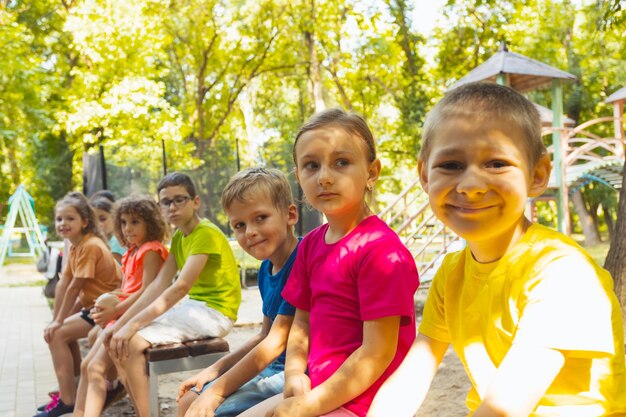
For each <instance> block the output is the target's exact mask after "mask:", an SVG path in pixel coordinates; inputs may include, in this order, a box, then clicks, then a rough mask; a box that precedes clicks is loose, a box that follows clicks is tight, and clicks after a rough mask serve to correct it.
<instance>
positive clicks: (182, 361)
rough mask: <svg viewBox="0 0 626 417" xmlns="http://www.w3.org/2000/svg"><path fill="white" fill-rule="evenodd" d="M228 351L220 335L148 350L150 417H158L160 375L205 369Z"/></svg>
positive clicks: (226, 343)
mask: <svg viewBox="0 0 626 417" xmlns="http://www.w3.org/2000/svg"><path fill="white" fill-rule="evenodd" d="M228 352H229V350H228V342H227V341H226V340H224V339H221V338H219V337H212V338H208V339H199V340H190V341H187V342H183V343H175V344H170V345H160V346H155V347H151V348H148V349H146V352H145V355H146V360H147V363H148V384H149V389H150V416H152V417H158V416H159V411H160V409H159V375H163V374H169V373H172V372H182V371H189V370H192V369H199V368H206V367H207V366H209V365H211V364H212V363H214V362H215V361H217V360H218V359H219V358H221V357H222V356H225V355H226V354H228Z"/></svg>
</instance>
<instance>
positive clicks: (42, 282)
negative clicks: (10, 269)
mask: <svg viewBox="0 0 626 417" xmlns="http://www.w3.org/2000/svg"><path fill="white" fill-rule="evenodd" d="M47 282H48V280H47V279H41V280H37V281H28V282H14V283H12V284H0V288H19V287H43V286H44V285H46V283H47Z"/></svg>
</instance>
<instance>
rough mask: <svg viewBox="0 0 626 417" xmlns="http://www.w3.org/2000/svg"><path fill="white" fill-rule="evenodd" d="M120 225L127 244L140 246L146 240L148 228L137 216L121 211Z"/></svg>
mask: <svg viewBox="0 0 626 417" xmlns="http://www.w3.org/2000/svg"><path fill="white" fill-rule="evenodd" d="M120 226H121V229H122V233H123V234H124V240H126V242H127V243H128V245H129V246H132V245H137V246H140V245H142V244H143V243H145V241H146V237H147V235H148V230H147V229H146V222H145V221H144V220H143V219H142V218H141V217H139V216H136V215H134V214H131V213H122V214H121V215H120Z"/></svg>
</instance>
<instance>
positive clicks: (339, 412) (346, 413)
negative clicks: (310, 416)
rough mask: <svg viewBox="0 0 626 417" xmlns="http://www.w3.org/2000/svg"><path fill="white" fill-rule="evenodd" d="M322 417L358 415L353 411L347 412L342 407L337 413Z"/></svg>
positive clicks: (350, 416) (352, 416) (351, 416)
mask: <svg viewBox="0 0 626 417" xmlns="http://www.w3.org/2000/svg"><path fill="white" fill-rule="evenodd" d="M320 417H358V416H357V415H356V414H354V413H353V412H352V411H350V410H346V409H345V408H343V407H341V408H338V409H336V410H335V411H331V412H330V413H328V414H324V415H323V416H320Z"/></svg>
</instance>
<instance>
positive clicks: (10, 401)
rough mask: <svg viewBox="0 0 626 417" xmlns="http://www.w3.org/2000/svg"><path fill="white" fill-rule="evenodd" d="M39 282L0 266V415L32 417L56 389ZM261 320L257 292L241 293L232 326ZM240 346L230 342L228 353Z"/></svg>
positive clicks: (32, 274) (26, 268)
mask: <svg viewBox="0 0 626 417" xmlns="http://www.w3.org/2000/svg"><path fill="white" fill-rule="evenodd" d="M42 279H43V275H42V274H39V273H37V271H36V269H35V267H34V266H33V265H17V264H14V265H9V266H5V267H3V268H0V417H32V416H33V415H34V414H35V408H36V406H37V405H40V404H43V403H45V402H46V401H47V400H48V391H50V390H52V389H55V388H56V387H57V382H56V377H55V375H54V368H53V367H52V360H51V359H50V352H49V350H48V345H47V344H46V343H45V342H44V340H43V329H44V327H45V326H46V324H47V323H49V322H50V320H51V319H52V315H51V312H50V308H49V307H48V303H47V301H46V299H45V297H44V296H43V294H42V287H41V286H40V285H38V284H37V282H38V281H41V280H42ZM260 320H261V300H260V296H259V292H258V290H256V289H254V288H251V289H247V290H243V291H242V303H241V308H240V310H239V319H238V320H237V324H236V325H237V326H246V325H249V324H253V323H259V322H260ZM247 337H249V336H246V337H245V339H247ZM227 339H228V338H227ZM242 342H243V340H242V341H239V340H229V343H230V344H231V349H232V348H233V347H234V348H237V347H238V345H239V344H240V343H242Z"/></svg>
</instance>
